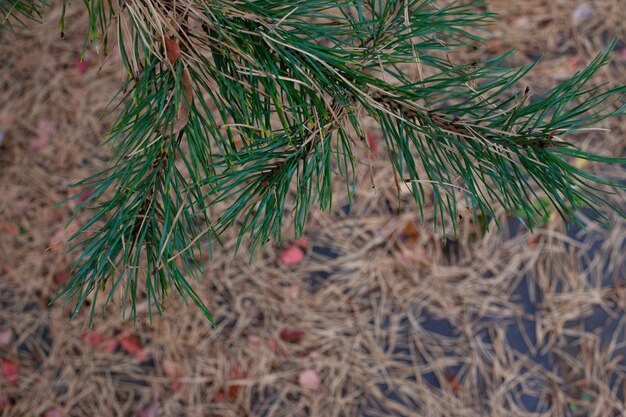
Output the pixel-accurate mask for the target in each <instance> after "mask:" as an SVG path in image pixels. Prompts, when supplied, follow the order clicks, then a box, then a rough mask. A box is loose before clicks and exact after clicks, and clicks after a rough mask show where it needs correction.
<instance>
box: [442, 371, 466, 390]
mask: <svg viewBox="0 0 626 417" xmlns="http://www.w3.org/2000/svg"><path fill="white" fill-rule="evenodd" d="M446 381H447V382H448V386H449V387H450V389H452V391H454V392H458V391H459V390H460V389H461V388H463V384H462V383H461V381H460V380H459V378H458V376H457V374H456V373H454V372H450V373H448V374H447V375H446Z"/></svg>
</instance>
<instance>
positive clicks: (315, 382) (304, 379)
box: [298, 369, 322, 391]
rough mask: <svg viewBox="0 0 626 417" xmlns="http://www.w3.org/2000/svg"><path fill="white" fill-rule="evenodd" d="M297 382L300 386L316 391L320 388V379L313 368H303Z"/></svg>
mask: <svg viewBox="0 0 626 417" xmlns="http://www.w3.org/2000/svg"><path fill="white" fill-rule="evenodd" d="M298 384H299V385H300V386H301V387H302V388H306V389H310V390H312V391H318V390H319V389H320V388H322V381H321V379H320V376H319V374H318V373H317V371H315V370H313V369H305V370H304V371H302V372H300V375H298Z"/></svg>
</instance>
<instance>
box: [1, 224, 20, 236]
mask: <svg viewBox="0 0 626 417" xmlns="http://www.w3.org/2000/svg"><path fill="white" fill-rule="evenodd" d="M0 232H2V234H4V235H6V236H18V235H19V234H20V228H19V226H18V225H17V224H16V223H13V222H0Z"/></svg>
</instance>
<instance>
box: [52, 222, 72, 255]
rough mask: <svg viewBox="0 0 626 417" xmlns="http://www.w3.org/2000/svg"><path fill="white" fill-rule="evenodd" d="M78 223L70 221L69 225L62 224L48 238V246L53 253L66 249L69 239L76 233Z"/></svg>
mask: <svg viewBox="0 0 626 417" xmlns="http://www.w3.org/2000/svg"><path fill="white" fill-rule="evenodd" d="M77 230H78V225H77V224H76V222H72V223H70V224H69V225H68V226H67V227H65V226H61V227H60V228H59V229H58V230H57V231H56V232H55V233H54V235H52V237H51V238H50V240H48V248H49V249H50V251H51V252H52V253H60V252H62V251H63V250H64V249H65V246H66V245H67V241H68V239H69V238H70V237H71V236H72V235H73V234H74V233H76V231H77Z"/></svg>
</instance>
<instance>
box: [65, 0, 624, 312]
mask: <svg viewBox="0 0 626 417" xmlns="http://www.w3.org/2000/svg"><path fill="white" fill-rule="evenodd" d="M86 4H87V8H88V10H89V13H90V34H89V40H90V41H91V42H93V43H96V44H97V45H98V48H100V49H101V50H102V51H104V52H105V53H106V51H107V50H108V46H107V45H108V39H109V38H110V37H112V35H111V33H115V37H114V38H115V39H116V42H117V48H118V50H119V52H120V54H121V57H122V61H123V63H124V66H125V68H126V70H127V72H128V76H129V79H128V82H127V84H126V85H125V86H124V87H123V89H122V90H121V92H120V93H121V98H120V100H119V101H120V103H121V105H123V108H122V110H121V113H120V115H119V117H118V119H117V121H116V123H115V124H114V127H113V129H112V131H111V134H110V138H109V140H108V143H109V144H111V145H112V147H113V154H114V160H113V166H112V167H111V168H110V169H108V170H107V171H105V172H103V173H101V174H99V175H97V176H95V177H93V178H90V179H87V180H85V181H83V182H81V183H79V184H78V185H80V186H85V185H88V186H89V187H91V189H92V191H93V194H92V197H91V198H90V199H89V200H88V201H86V202H85V203H84V204H83V205H82V206H81V209H90V210H93V211H94V217H93V218H92V220H90V221H89V222H88V223H87V224H85V225H84V226H83V227H82V228H81V229H80V230H79V231H78V232H77V233H76V235H75V236H74V238H75V239H77V243H76V247H80V248H81V249H82V250H83V255H82V256H81V257H80V258H79V259H78V261H77V263H76V265H75V268H74V270H73V275H72V279H71V281H70V282H69V284H68V285H67V286H66V288H65V289H64V290H63V291H62V292H61V294H60V295H59V297H65V299H66V300H77V304H76V308H75V309H74V314H77V312H78V311H79V309H80V308H81V306H82V305H83V303H84V301H85V299H86V298H87V296H88V295H89V294H92V293H93V294H94V295H96V296H97V295H98V293H99V292H100V291H105V290H106V291H108V294H107V297H108V298H107V299H108V300H110V299H111V298H112V297H113V296H114V294H115V292H116V290H117V289H118V288H122V287H123V292H124V294H125V304H124V305H126V299H129V300H130V301H129V302H130V305H131V307H132V311H131V316H134V314H135V310H134V308H135V300H136V299H137V296H138V291H139V290H140V289H142V288H144V287H145V291H146V294H147V297H148V303H149V304H148V305H149V309H150V313H151V311H152V310H151V309H152V306H154V307H155V308H156V309H157V311H158V312H161V309H162V305H163V301H164V298H165V295H166V293H167V291H168V289H169V288H171V287H174V288H176V289H177V291H178V292H179V293H180V294H181V296H183V297H189V298H191V299H192V301H193V302H194V303H196V304H197V305H198V306H199V307H200V308H201V309H202V310H203V312H204V313H205V314H206V315H207V317H209V318H211V316H210V313H209V312H208V310H207V308H206V307H205V306H204V305H203V304H202V302H201V300H200V297H199V296H198V295H197V294H196V293H195V292H194V291H193V289H192V288H191V285H190V284H189V282H188V281H187V278H186V277H187V276H190V275H194V276H196V277H197V275H198V273H199V271H200V270H201V267H200V264H199V262H198V261H197V260H196V259H199V258H200V256H199V255H200V253H201V251H202V247H201V243H200V242H201V241H202V239H201V238H203V237H207V235H208V236H210V237H212V238H214V239H215V238H219V235H220V234H221V233H223V232H224V231H225V230H227V229H228V228H230V227H238V228H239V230H240V233H239V241H238V243H237V247H239V245H240V244H241V243H242V242H243V238H244V237H245V236H246V235H247V236H249V237H250V240H249V242H250V243H249V245H250V247H251V249H253V250H254V249H257V248H258V247H259V246H262V245H263V244H264V243H265V242H266V241H267V240H268V239H271V238H273V239H276V240H280V238H281V236H282V226H283V223H284V219H283V216H284V213H285V211H286V209H287V207H293V210H292V211H291V214H292V217H293V222H294V226H295V230H296V233H297V234H301V233H302V231H303V229H304V227H305V224H306V222H307V217H308V213H309V210H310V209H311V207H313V206H314V205H317V206H319V208H320V209H322V210H329V209H330V208H331V205H332V201H333V196H332V184H333V183H334V182H335V177H343V178H344V179H345V182H346V187H347V189H348V194H349V197H350V198H351V196H352V193H353V190H354V186H355V181H356V179H355V174H354V172H355V168H356V165H357V164H358V163H359V161H358V159H357V157H356V156H355V154H354V149H355V146H356V143H357V140H358V139H361V140H363V138H364V133H363V127H362V120H363V119H364V117H369V118H371V119H373V120H374V121H375V122H377V123H378V124H379V125H380V127H381V129H382V132H383V135H384V138H385V141H386V144H387V149H388V152H389V158H390V161H391V162H392V164H393V166H394V167H395V169H396V170H397V172H398V174H399V176H400V178H401V179H402V180H404V182H405V184H406V186H408V187H409V188H410V189H411V191H412V193H413V196H414V198H415V201H416V203H417V207H419V209H420V211H421V210H422V208H423V206H424V205H425V201H426V189H425V186H424V184H428V185H429V187H431V188H432V189H433V190H434V206H435V207H434V209H435V213H436V219H435V223H436V224H435V227H436V226H437V223H439V224H440V225H441V226H442V227H443V228H444V232H445V227H446V224H447V223H448V222H451V224H452V225H453V227H454V228H455V229H456V221H457V215H458V213H457V212H456V210H457V209H456V207H457V200H459V199H464V200H465V201H467V202H468V205H469V206H470V207H471V209H472V211H473V215H474V217H475V218H477V217H478V216H481V215H482V216H485V217H488V218H494V219H495V220H496V221H497V218H496V216H495V210H494V208H493V205H494V202H496V201H497V202H498V203H499V204H500V205H501V206H502V207H504V208H505V209H506V210H507V211H509V212H510V213H517V214H518V216H520V217H521V218H522V220H523V221H524V222H525V223H526V224H527V226H528V227H529V228H533V227H534V226H535V225H536V222H537V219H538V218H540V217H542V216H543V215H545V211H546V207H545V206H544V205H537V204H536V203H535V201H536V200H537V198H538V195H537V192H538V191H536V190H541V191H542V192H543V193H545V195H546V196H547V198H548V199H549V200H550V201H551V203H552V204H553V205H554V207H555V208H556V210H558V212H559V214H561V216H563V218H565V219H568V220H572V219H575V217H574V215H575V211H576V209H577V208H578V207H581V206H589V207H591V208H592V209H593V210H595V211H596V212H597V214H598V215H599V216H600V218H602V216H603V211H604V210H603V209H604V207H607V206H610V204H609V203H608V202H607V201H606V195H605V194H604V193H603V192H602V191H599V190H598V189H597V186H598V185H609V186H618V184H615V183H613V182H611V181H609V180H607V179H604V178H601V177H597V176H594V175H591V174H589V173H586V172H584V171H582V170H580V169H578V168H576V167H574V166H573V165H571V164H570V163H568V162H567V161H566V160H567V159H568V158H571V157H575V158H582V159H587V160H593V161H600V162H606V163H624V162H626V159H624V158H621V159H620V158H609V157H602V156H598V155H593V154H590V153H587V152H584V151H582V150H579V149H577V148H575V147H574V146H572V145H571V144H569V143H568V142H566V141H565V140H564V139H563V137H564V136H565V135H566V134H568V133H571V132H574V131H577V130H581V129H584V128H586V127H588V126H591V125H594V124H596V123H598V122H600V121H602V120H603V119H605V118H607V117H615V116H618V115H623V114H624V110H625V109H626V107H625V105H624V93H625V92H626V88H624V87H617V88H613V89H603V88H602V87H598V88H595V87H594V88H590V87H588V83H589V81H590V79H591V78H592V77H593V75H594V73H595V72H596V71H597V70H598V69H599V68H601V67H602V66H603V65H606V63H607V61H608V59H609V55H610V50H611V49H612V48H613V47H614V44H611V45H609V47H608V48H607V50H606V51H604V52H603V53H601V54H600V55H599V56H598V57H597V58H596V59H595V60H594V61H593V62H592V63H591V64H590V65H589V66H588V67H587V68H586V69H585V70H583V71H581V72H580V73H578V74H576V75H575V76H573V77H572V78H571V79H570V80H568V81H566V82H564V83H562V84H560V85H558V86H557V87H555V88H553V89H552V90H550V91H548V92H547V93H545V94H542V95H540V96H539V97H537V98H534V97H532V92H531V91H530V90H529V89H527V90H525V91H522V92H514V91H515V88H516V85H517V83H518V82H519V81H520V80H521V79H522V78H523V77H524V76H525V75H526V74H527V72H528V71H530V70H531V67H525V68H520V69H511V68H506V67H504V66H501V64H502V62H503V60H504V59H505V58H506V56H507V55H502V56H499V57H495V58H493V59H491V60H489V61H486V62H476V63H472V64H470V65H458V64H455V63H454V62H453V61H452V59H451V54H452V52H453V51H454V49H455V48H457V47H467V46H471V45H475V44H476V43H477V42H480V41H481V38H480V37H479V36H477V35H476V32H477V31H478V30H481V28H483V27H485V26H486V25H487V24H489V23H490V21H491V19H492V18H493V16H492V15H491V14H489V13H485V12H484V11H482V10H483V9H484V7H483V6H482V4H480V3H476V2H469V3H467V4H457V3H452V4H447V5H444V6H438V4H439V3H438V2H435V1H428V0H407V1H387V2H379V1H374V0H370V1H358V0H354V1H345V2H339V3H338V2H336V1H326V0H307V1H300V2H297V3H288V2H284V1H278V0H276V1H271V0H270V1H268V0H263V1H254V2H251V1H236V0H235V1H207V0H205V1H201V0H195V1H192V0H181V1H175V0H171V1H162V2H157V1H139V0H124V1H121V2H119V3H118V2H115V3H114V2H111V1H109V2H106V3H105V2H104V1H102V0H89V1H86ZM409 66H410V67H412V68H413V69H414V71H407V68H408V67H409ZM410 73H414V74H417V76H416V78H413V77H412V76H411V75H410ZM213 109H217V111H216V112H215V111H213ZM183 145H185V146H183ZM420 172H422V173H423V174H420ZM111 195H112V196H111ZM222 202H226V203H227V204H228V207H227V208H226V209H225V210H223V212H221V213H220V215H219V217H218V218H217V219H215V220H212V219H210V218H209V214H208V213H209V211H213V210H215V207H216V205H218V204H219V203H222ZM613 208H614V209H616V210H617V208H615V207H613ZM519 213H522V214H519ZM100 224H102V225H100ZM96 225H97V226H96ZM84 236H87V237H84ZM94 306H95V302H94V303H93V304H92V315H93V313H94V311H93V308H94ZM103 312H104V309H103Z"/></svg>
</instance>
